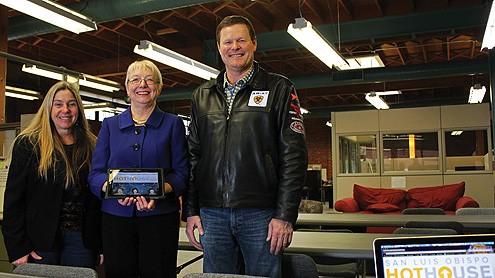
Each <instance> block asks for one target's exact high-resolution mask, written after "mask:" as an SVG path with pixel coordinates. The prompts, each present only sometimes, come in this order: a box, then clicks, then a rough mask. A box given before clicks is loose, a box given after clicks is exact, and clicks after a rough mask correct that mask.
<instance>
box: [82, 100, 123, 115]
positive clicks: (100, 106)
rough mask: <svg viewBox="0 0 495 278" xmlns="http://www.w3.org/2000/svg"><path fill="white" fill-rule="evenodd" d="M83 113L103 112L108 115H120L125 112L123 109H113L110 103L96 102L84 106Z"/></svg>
mask: <svg viewBox="0 0 495 278" xmlns="http://www.w3.org/2000/svg"><path fill="white" fill-rule="evenodd" d="M84 110H85V111H104V112H110V113H120V112H123V111H125V108H122V107H115V106H114V105H113V103H110V102H98V103H91V104H84Z"/></svg>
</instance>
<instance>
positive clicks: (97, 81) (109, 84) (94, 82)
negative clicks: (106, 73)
mask: <svg viewBox="0 0 495 278" xmlns="http://www.w3.org/2000/svg"><path fill="white" fill-rule="evenodd" d="M79 85H81V86H86V87H90V88H94V89H99V90H102V91H107V92H113V91H118V90H120V83H119V82H115V81H111V80H107V79H103V78H100V77H96V76H92V75H89V74H84V73H83V74H81V77H80V78H79Z"/></svg>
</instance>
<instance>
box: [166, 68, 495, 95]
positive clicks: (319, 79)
mask: <svg viewBox="0 0 495 278" xmlns="http://www.w3.org/2000/svg"><path fill="white" fill-rule="evenodd" d="M488 72H489V63H488V60H466V61H458V62H444V63H430V64H418V65H409V66H401V67H391V68H374V69H364V70H353V71H340V72H332V73H321V74H311V75H302V76H292V77H290V79H291V80H292V82H293V83H294V85H295V86H296V89H298V90H301V89H312V88H321V87H337V86H348V85H357V84H372V83H377V82H393V81H405V80H421V79H431V78H443V77H452V76H466V75H475V74H487V73H488ZM194 89H196V87H181V88H174V89H166V90H164V93H163V94H161V95H160V96H159V97H158V99H157V101H171V100H183V99H190V98H191V93H192V92H193V91H194Z"/></svg>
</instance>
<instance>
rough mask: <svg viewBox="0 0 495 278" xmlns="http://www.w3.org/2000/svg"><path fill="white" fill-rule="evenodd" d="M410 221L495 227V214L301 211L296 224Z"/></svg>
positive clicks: (368, 224) (390, 224)
mask: <svg viewBox="0 0 495 278" xmlns="http://www.w3.org/2000/svg"><path fill="white" fill-rule="evenodd" d="M408 221H425V222H426V221H457V222H459V223H461V224H462V225H464V228H467V229H469V228H476V229H495V215H426V214H423V215H413V214H405V215H404V214H361V213H324V214H318V213H299V217H298V218H297V222H296V225H313V226H339V227H400V226H404V224H405V223H406V222H408Z"/></svg>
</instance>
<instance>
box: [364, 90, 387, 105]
mask: <svg viewBox="0 0 495 278" xmlns="http://www.w3.org/2000/svg"><path fill="white" fill-rule="evenodd" d="M365 98H366V100H367V101H369V103H371V104H372V105H373V106H375V107H376V109H389V108H390V107H389V106H388V105H387V103H386V102H385V101H384V100H383V99H382V98H381V97H380V96H378V95H377V94H376V93H375V92H370V93H367V94H366V96H365Z"/></svg>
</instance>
